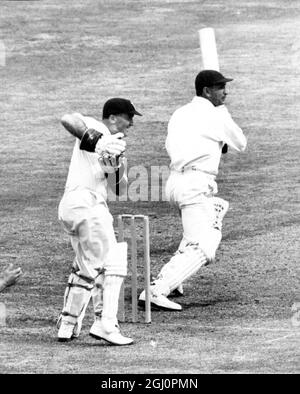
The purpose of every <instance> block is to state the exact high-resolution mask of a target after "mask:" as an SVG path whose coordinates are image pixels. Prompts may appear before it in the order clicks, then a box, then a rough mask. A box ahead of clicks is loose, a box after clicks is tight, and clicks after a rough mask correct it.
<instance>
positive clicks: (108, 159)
mask: <svg viewBox="0 0 300 394" xmlns="http://www.w3.org/2000/svg"><path fill="white" fill-rule="evenodd" d="M124 162H125V157H124V156H123V155H122V154H121V155H110V154H107V153H103V154H102V155H101V156H100V157H99V164H100V166H101V168H102V170H103V172H105V173H106V174H113V173H114V172H116V171H117V170H118V169H119V168H120V167H121V165H122V164H124Z"/></svg>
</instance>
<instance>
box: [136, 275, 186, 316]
mask: <svg viewBox="0 0 300 394" xmlns="http://www.w3.org/2000/svg"><path fill="white" fill-rule="evenodd" d="M164 290H166V289H164V286H161V285H160V281H159V280H156V281H154V282H152V283H151V286H150V303H151V308H153V309H159V310H165V311H181V310H182V306H181V305H179V304H177V303H176V302H173V301H170V300H169V299H168V297H167V296H166V295H164V293H165V292H164ZM145 302H146V292H145V290H143V291H142V293H141V294H140V296H139V302H138V304H139V306H141V307H145Z"/></svg>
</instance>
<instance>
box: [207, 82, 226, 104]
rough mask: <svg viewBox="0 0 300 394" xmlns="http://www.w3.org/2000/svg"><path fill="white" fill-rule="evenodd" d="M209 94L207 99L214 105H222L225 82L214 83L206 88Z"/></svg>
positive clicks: (224, 94)
mask: <svg viewBox="0 0 300 394" xmlns="http://www.w3.org/2000/svg"><path fill="white" fill-rule="evenodd" d="M207 89H208V91H209V94H210V97H209V100H210V101H211V102H212V103H213V105H214V106H215V107H218V106H219V105H223V104H224V102H225V99H226V96H227V94H228V93H227V90H226V84H220V85H215V86H211V87H209V88H207Z"/></svg>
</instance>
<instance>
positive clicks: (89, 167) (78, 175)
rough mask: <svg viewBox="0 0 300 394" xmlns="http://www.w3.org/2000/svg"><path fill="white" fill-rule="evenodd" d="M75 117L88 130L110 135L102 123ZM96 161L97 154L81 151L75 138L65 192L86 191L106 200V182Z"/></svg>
mask: <svg viewBox="0 0 300 394" xmlns="http://www.w3.org/2000/svg"><path fill="white" fill-rule="evenodd" d="M77 116H78V117H80V119H82V120H83V122H84V123H85V125H86V126H87V127H88V128H93V129H95V130H97V131H99V132H101V133H102V134H104V135H108V134H110V131H109V130H108V128H107V127H106V126H105V125H104V124H103V123H102V122H99V121H98V120H96V119H94V118H92V117H89V116H83V115H81V114H79V113H78V114H77ZM98 159H99V156H98V154H97V153H92V152H86V151H85V150H81V149H80V140H79V139H78V138H76V140H75V145H74V149H73V154H72V158H71V162H70V166H69V172H68V177H67V181H66V191H67V192H68V191H72V190H76V189H88V190H90V191H92V192H95V193H96V194H99V195H101V196H102V197H103V198H104V199H106V196H107V189H106V186H107V182H106V179H105V175H104V172H103V171H102V169H101V167H100V164H99V161H98Z"/></svg>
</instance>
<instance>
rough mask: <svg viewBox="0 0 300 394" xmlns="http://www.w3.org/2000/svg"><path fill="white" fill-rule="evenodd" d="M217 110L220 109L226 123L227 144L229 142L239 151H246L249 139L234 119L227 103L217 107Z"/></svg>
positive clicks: (220, 114) (223, 121)
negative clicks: (226, 105)
mask: <svg viewBox="0 0 300 394" xmlns="http://www.w3.org/2000/svg"><path fill="white" fill-rule="evenodd" d="M216 110H217V111H218V114H219V116H220V118H221V120H222V123H223V125H224V132H225V141H224V142H225V145H226V144H228V145H229V146H230V147H231V148H233V149H235V150H237V151H244V150H245V149H246V146H247V139H246V137H245V135H244V133H243V131H242V129H241V128H240V127H239V126H238V125H237V124H236V123H235V121H234V120H233V119H232V117H231V115H230V113H229V111H228V109H227V108H226V107H225V105H220V106H218V107H216ZM225 145H224V146H225ZM224 146H223V148H224ZM225 149H226V148H225ZM223 153H224V152H223Z"/></svg>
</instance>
